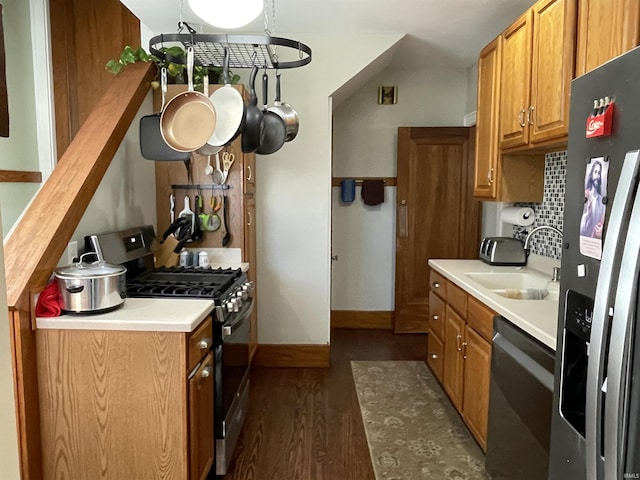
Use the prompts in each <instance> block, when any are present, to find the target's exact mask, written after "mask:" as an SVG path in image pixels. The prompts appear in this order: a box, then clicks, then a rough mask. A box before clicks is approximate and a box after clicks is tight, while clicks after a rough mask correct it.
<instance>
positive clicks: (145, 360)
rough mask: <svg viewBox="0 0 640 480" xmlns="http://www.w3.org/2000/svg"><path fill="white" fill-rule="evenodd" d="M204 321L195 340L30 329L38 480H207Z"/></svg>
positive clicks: (209, 427) (209, 388)
mask: <svg viewBox="0 0 640 480" xmlns="http://www.w3.org/2000/svg"><path fill="white" fill-rule="evenodd" d="M211 322H212V320H211V317H207V319H206V320H205V321H204V322H202V323H201V324H200V326H199V327H198V329H197V330H196V331H195V332H193V333H182V332H134V331H111V330H110V331H100V330H38V331H37V332H36V334H37V340H38V342H37V356H38V386H39V389H40V406H41V410H40V412H41V414H40V417H41V418H40V420H41V425H42V451H43V471H44V474H43V478H44V479H45V480H48V479H55V478H91V479H101V478H103V479H106V478H135V479H138V480H145V479H148V480H158V479H167V480H169V479H172V480H180V479H184V480H187V479H189V480H193V479H199V480H201V479H205V478H206V477H207V474H208V472H209V469H210V467H211V466H212V465H213V459H214V458H215V457H214V453H215V452H214V423H213V392H214V384H213V355H212V354H211V350H210V346H211V341H212V336H213V332H212V323H211Z"/></svg>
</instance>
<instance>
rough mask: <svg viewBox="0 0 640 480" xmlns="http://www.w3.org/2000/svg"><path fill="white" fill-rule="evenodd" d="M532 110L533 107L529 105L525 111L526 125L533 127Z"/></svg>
mask: <svg viewBox="0 0 640 480" xmlns="http://www.w3.org/2000/svg"><path fill="white" fill-rule="evenodd" d="M533 108H534V107H533V105H531V106H530V107H529V110H528V111H527V123H528V124H529V125H533Z"/></svg>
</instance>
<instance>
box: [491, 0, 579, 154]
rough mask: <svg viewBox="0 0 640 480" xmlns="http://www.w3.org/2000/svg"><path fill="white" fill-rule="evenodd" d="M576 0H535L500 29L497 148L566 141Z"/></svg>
mask: <svg viewBox="0 0 640 480" xmlns="http://www.w3.org/2000/svg"><path fill="white" fill-rule="evenodd" d="M576 9H577V0H540V1H538V2H537V3H536V4H535V5H534V6H533V7H532V8H531V9H530V10H528V11H526V12H525V13H524V14H523V15H522V16H520V18H518V19H517V20H516V21H515V22H514V23H513V24H512V25H511V26H510V27H509V28H507V29H506V30H505V31H504V32H503V34H502V37H503V43H502V73H501V82H500V85H501V94H500V148H501V149H502V150H507V149H514V148H518V149H523V148H524V149H527V148H532V147H540V146H549V145H556V144H558V145H560V144H563V143H566V136H567V131H568V123H569V89H570V84H571V80H572V78H573V72H574V59H575V38H576V22H577V10H576Z"/></svg>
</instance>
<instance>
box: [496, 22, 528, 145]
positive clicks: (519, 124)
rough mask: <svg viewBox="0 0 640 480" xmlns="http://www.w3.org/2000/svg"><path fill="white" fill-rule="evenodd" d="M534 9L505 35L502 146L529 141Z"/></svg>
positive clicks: (501, 107) (501, 99)
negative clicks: (528, 124)
mask: <svg viewBox="0 0 640 480" xmlns="http://www.w3.org/2000/svg"><path fill="white" fill-rule="evenodd" d="M531 23H532V12H531V10H528V11H527V12H525V13H524V14H523V15H522V16H521V17H520V18H518V20H516V21H515V23H513V24H512V25H511V26H510V27H509V28H508V29H507V30H505V31H504V33H503V34H502V38H503V41H502V76H501V86H502V92H501V96H500V148H502V149H506V148H511V147H518V146H521V145H526V144H528V143H529V129H528V128H526V127H527V124H526V121H525V120H526V115H527V111H528V108H529V105H530V99H529V91H530V88H529V85H530V83H529V82H530V80H531V42H532V39H531V34H532V28H531Z"/></svg>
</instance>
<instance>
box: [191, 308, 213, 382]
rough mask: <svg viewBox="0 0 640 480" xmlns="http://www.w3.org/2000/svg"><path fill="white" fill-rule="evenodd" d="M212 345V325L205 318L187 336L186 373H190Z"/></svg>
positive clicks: (209, 320) (208, 318)
mask: <svg viewBox="0 0 640 480" xmlns="http://www.w3.org/2000/svg"><path fill="white" fill-rule="evenodd" d="M212 343H213V324H212V320H211V317H207V318H206V319H205V320H204V321H203V322H202V323H201V324H200V325H199V326H198V328H196V330H195V331H194V332H193V333H192V334H191V335H190V336H189V340H188V347H187V348H188V353H187V371H191V370H192V369H193V367H195V366H196V364H197V363H198V362H199V361H200V359H201V358H202V357H203V356H204V355H205V354H206V353H207V352H208V351H209V349H210V348H211V344H212Z"/></svg>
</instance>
